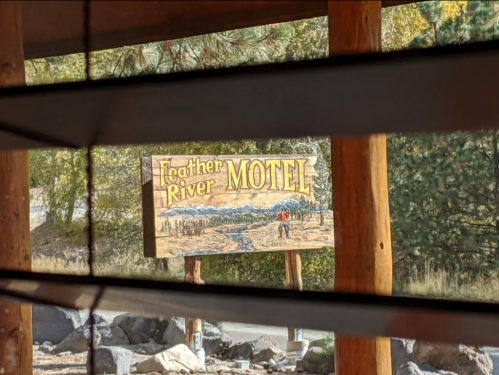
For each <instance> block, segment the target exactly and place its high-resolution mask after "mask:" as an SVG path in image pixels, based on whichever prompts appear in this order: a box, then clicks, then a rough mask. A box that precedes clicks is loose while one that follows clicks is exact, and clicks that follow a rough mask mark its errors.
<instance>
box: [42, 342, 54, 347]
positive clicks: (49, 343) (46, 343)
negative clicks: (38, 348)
mask: <svg viewBox="0 0 499 375" xmlns="http://www.w3.org/2000/svg"><path fill="white" fill-rule="evenodd" d="M42 345H43V346H52V345H54V344H52V343H51V342H50V341H44V342H43V344H42Z"/></svg>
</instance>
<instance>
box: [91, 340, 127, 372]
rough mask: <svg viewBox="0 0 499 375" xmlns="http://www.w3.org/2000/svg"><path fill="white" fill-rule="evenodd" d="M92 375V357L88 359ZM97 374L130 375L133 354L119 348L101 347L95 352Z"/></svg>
mask: <svg viewBox="0 0 499 375" xmlns="http://www.w3.org/2000/svg"><path fill="white" fill-rule="evenodd" d="M87 358H88V360H87V371H88V373H89V374H90V356H88V357H87ZM94 364H95V373H96V374H128V373H129V372H130V366H131V365H132V352H131V351H130V350H126V349H123V348H119V347H113V346H100V347H98V348H97V349H95V352H94Z"/></svg>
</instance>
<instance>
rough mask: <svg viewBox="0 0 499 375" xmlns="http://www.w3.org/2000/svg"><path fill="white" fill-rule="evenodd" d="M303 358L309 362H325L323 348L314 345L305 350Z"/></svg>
mask: <svg viewBox="0 0 499 375" xmlns="http://www.w3.org/2000/svg"><path fill="white" fill-rule="evenodd" d="M303 360H304V361H307V362H310V363H317V364H320V363H325V362H327V357H326V354H325V353H324V349H322V348H320V347H317V346H314V347H312V348H310V349H308V350H307V352H306V353H305V355H304V356H303Z"/></svg>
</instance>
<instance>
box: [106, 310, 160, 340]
mask: <svg viewBox="0 0 499 375" xmlns="http://www.w3.org/2000/svg"><path fill="white" fill-rule="evenodd" d="M113 325H115V326H118V327H120V328H121V329H122V330H123V331H124V332H125V334H126V335H127V337H128V339H129V340H130V344H132V345H134V344H143V343H146V342H149V341H150V340H151V339H153V338H154V337H155V336H156V333H157V330H158V329H159V320H158V319H152V318H145V317H142V316H135V315H129V314H125V316H122V315H118V316H117V317H116V318H114V320H113Z"/></svg>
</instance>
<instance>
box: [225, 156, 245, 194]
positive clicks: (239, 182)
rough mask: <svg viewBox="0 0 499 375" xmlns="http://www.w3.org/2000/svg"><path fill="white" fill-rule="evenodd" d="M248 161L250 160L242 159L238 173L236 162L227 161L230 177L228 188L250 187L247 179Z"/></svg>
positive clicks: (228, 175)
mask: <svg viewBox="0 0 499 375" xmlns="http://www.w3.org/2000/svg"><path fill="white" fill-rule="evenodd" d="M248 162H249V160H241V163H240V164H239V172H237V173H236V168H235V166H234V162H233V161H232V160H226V161H225V163H226V164H227V177H228V178H229V186H228V187H227V190H237V189H249V187H248V179H247V167H248ZM233 183H234V185H233Z"/></svg>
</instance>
